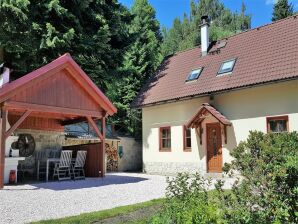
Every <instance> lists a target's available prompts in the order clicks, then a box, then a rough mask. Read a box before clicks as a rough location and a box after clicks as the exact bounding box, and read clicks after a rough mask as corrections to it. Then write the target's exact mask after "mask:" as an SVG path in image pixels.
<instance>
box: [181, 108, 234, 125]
mask: <svg viewBox="0 0 298 224" xmlns="http://www.w3.org/2000/svg"><path fill="white" fill-rule="evenodd" d="M209 115H211V116H213V117H214V118H215V119H216V120H218V121H219V122H220V123H221V124H223V125H225V126H231V125H232V123H231V122H230V121H229V120H228V119H227V118H226V117H225V116H224V115H222V114H221V113H220V112H219V111H217V110H216V109H215V108H214V107H212V106H210V105H209V104H208V103H203V104H202V106H201V108H200V109H199V111H198V112H197V113H196V114H195V115H194V116H193V117H192V118H191V119H190V121H189V122H188V123H187V125H186V127H187V128H198V127H200V125H201V123H202V122H203V121H204V120H205V118H207V117H208V116H209Z"/></svg>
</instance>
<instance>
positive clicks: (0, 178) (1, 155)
mask: <svg viewBox="0 0 298 224" xmlns="http://www.w3.org/2000/svg"><path fill="white" fill-rule="evenodd" d="M6 117H7V111H6V109H5V108H3V107H2V108H1V122H0V189H3V187H4V167H5V132H6Z"/></svg>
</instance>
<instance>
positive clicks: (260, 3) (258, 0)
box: [119, 0, 298, 28]
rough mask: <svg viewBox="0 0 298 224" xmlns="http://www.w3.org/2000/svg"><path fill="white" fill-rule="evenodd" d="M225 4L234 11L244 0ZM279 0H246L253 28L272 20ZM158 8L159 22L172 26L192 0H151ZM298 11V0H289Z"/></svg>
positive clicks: (129, 1) (130, 0)
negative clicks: (274, 8) (275, 5)
mask: <svg viewBox="0 0 298 224" xmlns="http://www.w3.org/2000/svg"><path fill="white" fill-rule="evenodd" d="M221 1H222V2H223V3H224V5H225V6H226V7H227V8H229V9H230V10H232V11H238V12H239V11H240V9H241V3H242V0H221ZM276 1H277V0H244V2H245V4H246V12H247V13H248V14H251V15H252V28H255V27H258V26H261V25H264V24H268V23H270V22H271V17H272V9H273V4H274V3H275V2H276ZM119 2H121V3H123V4H124V5H126V6H127V7H128V8H130V7H131V5H132V4H133V2H134V0H119ZM149 2H150V3H151V5H152V6H153V7H154V8H155V10H156V17H157V19H158V20H159V22H160V23H161V24H162V25H164V26H166V27H168V28H169V27H171V25H172V22H173V20H174V18H176V17H178V16H179V17H182V16H183V14H184V12H186V13H189V10H190V4H189V2H190V0H149ZM289 2H291V3H292V4H293V5H294V10H295V11H298V0H289Z"/></svg>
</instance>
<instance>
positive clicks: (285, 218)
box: [217, 131, 298, 223]
mask: <svg viewBox="0 0 298 224" xmlns="http://www.w3.org/2000/svg"><path fill="white" fill-rule="evenodd" d="M232 156H233V157H234V158H235V160H233V162H232V163H231V164H226V165H225V167H224V170H225V171H226V172H228V173H233V172H234V171H238V172H240V174H241V176H242V177H243V180H242V181H241V182H236V183H235V184H234V186H233V189H232V192H231V194H230V195H229V196H228V197H227V196H225V197H222V196H221V195H222V194H221V192H222V189H221V183H218V185H217V189H218V193H219V194H218V197H219V199H220V201H221V203H220V205H221V208H220V209H221V210H222V211H223V212H222V214H224V219H225V220H226V221H227V222H228V223H297V222H298V216H297V211H298V209H297V208H298V134H297V133H296V132H293V133H280V134H263V133H262V132H256V131H254V132H250V135H249V137H248V139H247V141H245V142H241V143H240V144H239V145H238V147H236V148H235V149H234V150H233V152H232Z"/></svg>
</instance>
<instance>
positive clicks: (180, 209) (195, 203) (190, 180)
mask: <svg viewBox="0 0 298 224" xmlns="http://www.w3.org/2000/svg"><path fill="white" fill-rule="evenodd" d="M167 182H168V187H167V191H166V196H167V200H166V203H165V205H164V209H163V211H162V213H160V214H159V215H157V216H155V217H154V218H153V219H152V220H151V222H150V223H154V224H167V223H177V224H180V223H181V224H191V223H207V224H208V223H212V224H214V223H219V215H218V214H217V210H216V207H215V206H213V204H212V203H210V200H209V194H208V190H207V189H208V187H209V186H210V182H208V181H207V180H205V179H204V178H202V177H201V176H200V175H199V174H198V173H197V174H193V175H190V174H187V173H183V174H182V173H180V174H178V176H177V177H176V178H172V179H170V178H167Z"/></svg>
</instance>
